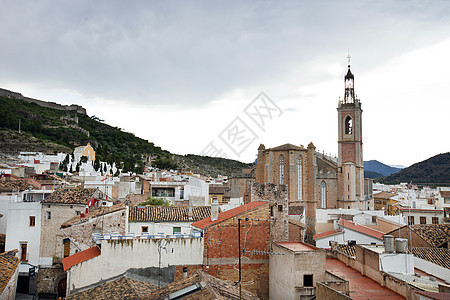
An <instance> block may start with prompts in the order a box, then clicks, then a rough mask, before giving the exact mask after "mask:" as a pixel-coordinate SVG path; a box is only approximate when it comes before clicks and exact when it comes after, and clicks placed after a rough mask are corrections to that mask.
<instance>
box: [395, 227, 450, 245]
mask: <svg viewBox="0 0 450 300" xmlns="http://www.w3.org/2000/svg"><path fill="white" fill-rule="evenodd" d="M408 228H409V229H410V230H411V231H412V232H414V233H415V234H417V235H418V236H419V237H420V238H422V239H423V240H424V241H425V242H427V243H428V244H429V245H430V247H440V246H442V245H444V244H445V243H447V242H448V240H449V239H450V224H416V225H405V226H403V227H401V228H399V229H395V230H393V231H391V232H389V233H387V234H389V235H394V236H395V235H396V232H397V231H398V230H404V229H408Z"/></svg>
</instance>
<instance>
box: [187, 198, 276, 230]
mask: <svg viewBox="0 0 450 300" xmlns="http://www.w3.org/2000/svg"><path fill="white" fill-rule="evenodd" d="M265 204H267V205H268V202H263V201H253V202H250V203H248V204H244V205H241V206H239V207H236V208H233V209H230V210H227V211H224V212H221V213H219V218H218V219H217V220H216V221H211V217H209V218H206V219H203V220H200V221H197V222H194V223H192V224H191V225H192V226H194V227H197V228H200V229H205V228H206V227H208V226H211V225H213V224H217V223H220V222H222V221H224V220H227V219H230V218H233V217H235V216H237V215H240V214H242V213H244V212H246V211H249V210H253V209H255V208H257V207H260V206H262V205H265Z"/></svg>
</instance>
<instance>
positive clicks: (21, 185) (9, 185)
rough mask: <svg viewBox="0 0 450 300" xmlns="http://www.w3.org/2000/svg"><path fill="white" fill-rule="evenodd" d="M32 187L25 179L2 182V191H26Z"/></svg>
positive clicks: (0, 185) (0, 182)
mask: <svg viewBox="0 0 450 300" xmlns="http://www.w3.org/2000/svg"><path fill="white" fill-rule="evenodd" d="M30 186H32V185H31V184H30V183H28V182H27V181H26V180H25V179H17V180H0V191H12V190H19V191H25V190H27V189H28V188H29V187H30Z"/></svg>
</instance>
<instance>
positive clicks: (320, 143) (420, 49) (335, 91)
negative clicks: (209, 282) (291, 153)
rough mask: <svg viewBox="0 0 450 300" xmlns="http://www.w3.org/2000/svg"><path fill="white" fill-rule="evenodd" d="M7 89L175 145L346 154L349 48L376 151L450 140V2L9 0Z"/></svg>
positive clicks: (398, 155)
mask: <svg viewBox="0 0 450 300" xmlns="http://www.w3.org/2000/svg"><path fill="white" fill-rule="evenodd" d="M0 4H1V7H2V10H0V66H1V69H0V70H1V72H0V88H4V89H8V90H13V91H16V92H20V93H22V94H23V95H24V96H27V97H32V98H36V99H42V100H46V101H53V102H57V103H61V104H78V105H81V106H83V107H84V108H86V109H87V113H88V115H89V116H94V115H95V116H97V117H99V118H100V119H102V120H104V122H105V123H107V124H109V125H112V126H117V127H119V128H122V129H123V130H125V131H127V132H132V133H134V134H135V135H136V136H138V137H141V138H144V139H147V140H149V141H151V142H154V143H155V144H156V145H158V146H160V147H162V148H163V149H167V150H169V151H170V152H172V153H177V154H204V155H210V156H222V157H228V158H232V159H237V160H240V161H244V162H252V161H254V160H255V158H256V154H257V148H258V146H259V144H264V145H265V146H266V148H269V147H275V146H278V145H281V144H285V143H291V144H295V145H304V146H306V145H308V144H309V143H310V142H312V143H313V144H314V145H315V146H316V148H317V150H318V151H320V152H324V153H327V154H330V155H336V154H337V111H336V108H337V104H338V101H339V98H342V97H343V95H344V76H345V74H346V72H347V64H348V58H347V57H348V56H350V57H351V59H350V63H351V70H352V72H353V74H354V75H355V91H356V94H357V95H358V98H359V99H360V101H361V103H362V109H363V145H364V146H363V147H364V160H371V159H376V160H379V161H381V162H383V163H386V164H390V165H403V166H409V165H411V164H413V163H415V162H418V161H422V160H425V159H427V158H429V157H431V156H434V155H436V154H439V153H444V152H448V151H449V150H450V139H449V138H448V135H449V134H448V131H449V129H450V125H449V124H450V123H449V121H448V113H449V112H450V97H449V96H450V89H449V87H450V76H449V71H448V70H450V56H449V53H450V34H449V33H450V1H425V0H416V1H170V0H169V1H114V0H108V1H83V0H77V1H75V0H73V1H70V0H68V1H56V0H40V1H23V0H17V1H6V0H0Z"/></svg>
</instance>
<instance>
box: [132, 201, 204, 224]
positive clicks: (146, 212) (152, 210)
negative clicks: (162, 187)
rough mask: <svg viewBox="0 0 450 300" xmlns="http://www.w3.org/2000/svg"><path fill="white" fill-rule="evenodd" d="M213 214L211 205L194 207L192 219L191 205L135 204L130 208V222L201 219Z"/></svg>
mask: <svg viewBox="0 0 450 300" xmlns="http://www.w3.org/2000/svg"><path fill="white" fill-rule="evenodd" d="M209 216H211V207H210V206H194V207H192V219H189V207H186V206H152V205H147V206H134V207H132V208H131V209H130V214H129V217H128V220H129V221H130V222H189V221H191V222H192V221H194V222H195V221H199V220H203V219H205V218H208V217H209Z"/></svg>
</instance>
